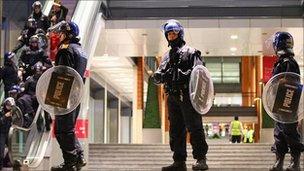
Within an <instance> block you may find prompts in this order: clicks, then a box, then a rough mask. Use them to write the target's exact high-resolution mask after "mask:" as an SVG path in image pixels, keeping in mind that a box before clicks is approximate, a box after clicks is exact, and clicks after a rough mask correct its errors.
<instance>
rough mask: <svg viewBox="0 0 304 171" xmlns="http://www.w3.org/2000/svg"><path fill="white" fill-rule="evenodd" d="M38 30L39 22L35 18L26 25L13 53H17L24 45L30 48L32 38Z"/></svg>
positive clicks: (30, 19)
mask: <svg viewBox="0 0 304 171" xmlns="http://www.w3.org/2000/svg"><path fill="white" fill-rule="evenodd" d="M36 30H37V22H36V21H35V19H33V18H29V19H28V20H27V23H26V27H25V29H24V30H22V31H21V34H20V36H19V37H18V42H17V45H16V46H15V47H14V49H13V50H12V52H14V53H17V51H18V50H19V49H21V48H22V47H23V46H24V45H26V46H29V40H30V38H31V37H32V36H33V35H35V33H36Z"/></svg>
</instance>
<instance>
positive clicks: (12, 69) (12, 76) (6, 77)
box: [0, 52, 19, 98]
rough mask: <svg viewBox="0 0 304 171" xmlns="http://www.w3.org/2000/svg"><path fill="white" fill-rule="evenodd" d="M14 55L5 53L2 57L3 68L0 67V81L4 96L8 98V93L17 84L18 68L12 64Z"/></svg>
mask: <svg viewBox="0 0 304 171" xmlns="http://www.w3.org/2000/svg"><path fill="white" fill-rule="evenodd" d="M14 57H15V53H13V52H7V53H5V55H4V66H3V67H2V66H1V67H0V80H3V84H4V96H5V98H6V97H8V91H9V90H10V89H11V88H12V87H13V86H14V85H15V84H18V83H19V78H18V68H17V65H16V64H15V63H14Z"/></svg>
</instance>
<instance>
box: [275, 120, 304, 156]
mask: <svg viewBox="0 0 304 171" xmlns="http://www.w3.org/2000/svg"><path fill="white" fill-rule="evenodd" d="M297 126H298V123H292V124H282V123H279V122H277V123H276V124H275V128H274V139H275V142H274V144H273V146H272V148H271V149H272V151H273V152H275V153H276V154H277V155H280V156H282V155H285V154H286V153H287V152H288V148H290V152H291V154H293V155H300V153H301V152H303V151H304V146H303V144H302V143H301V141H300V134H299V132H298V130H297Z"/></svg>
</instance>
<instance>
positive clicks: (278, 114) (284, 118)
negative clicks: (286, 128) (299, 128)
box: [262, 72, 304, 123]
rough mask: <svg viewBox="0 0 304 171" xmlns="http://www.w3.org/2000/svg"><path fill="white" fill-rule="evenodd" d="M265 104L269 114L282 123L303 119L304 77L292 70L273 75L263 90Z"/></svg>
mask: <svg viewBox="0 0 304 171" xmlns="http://www.w3.org/2000/svg"><path fill="white" fill-rule="evenodd" d="M262 100H263V106H264V108H265V110H266V112H267V114H268V115H269V116H270V117H271V118H272V119H274V120H275V121H277V122H280V123H295V122H298V121H300V120H302V119H303V114H304V102H303V101H304V90H303V78H301V76H300V75H298V74H296V73H292V72H283V73H280V74H278V75H275V76H274V77H272V78H271V79H270V80H269V81H268V82H267V84H266V86H265V87H264V90H263V97H262Z"/></svg>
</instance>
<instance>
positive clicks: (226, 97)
mask: <svg viewBox="0 0 304 171" xmlns="http://www.w3.org/2000/svg"><path fill="white" fill-rule="evenodd" d="M213 105H214V106H218V107H223V106H242V94H241V93H216V94H215V98H214V102H213Z"/></svg>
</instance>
